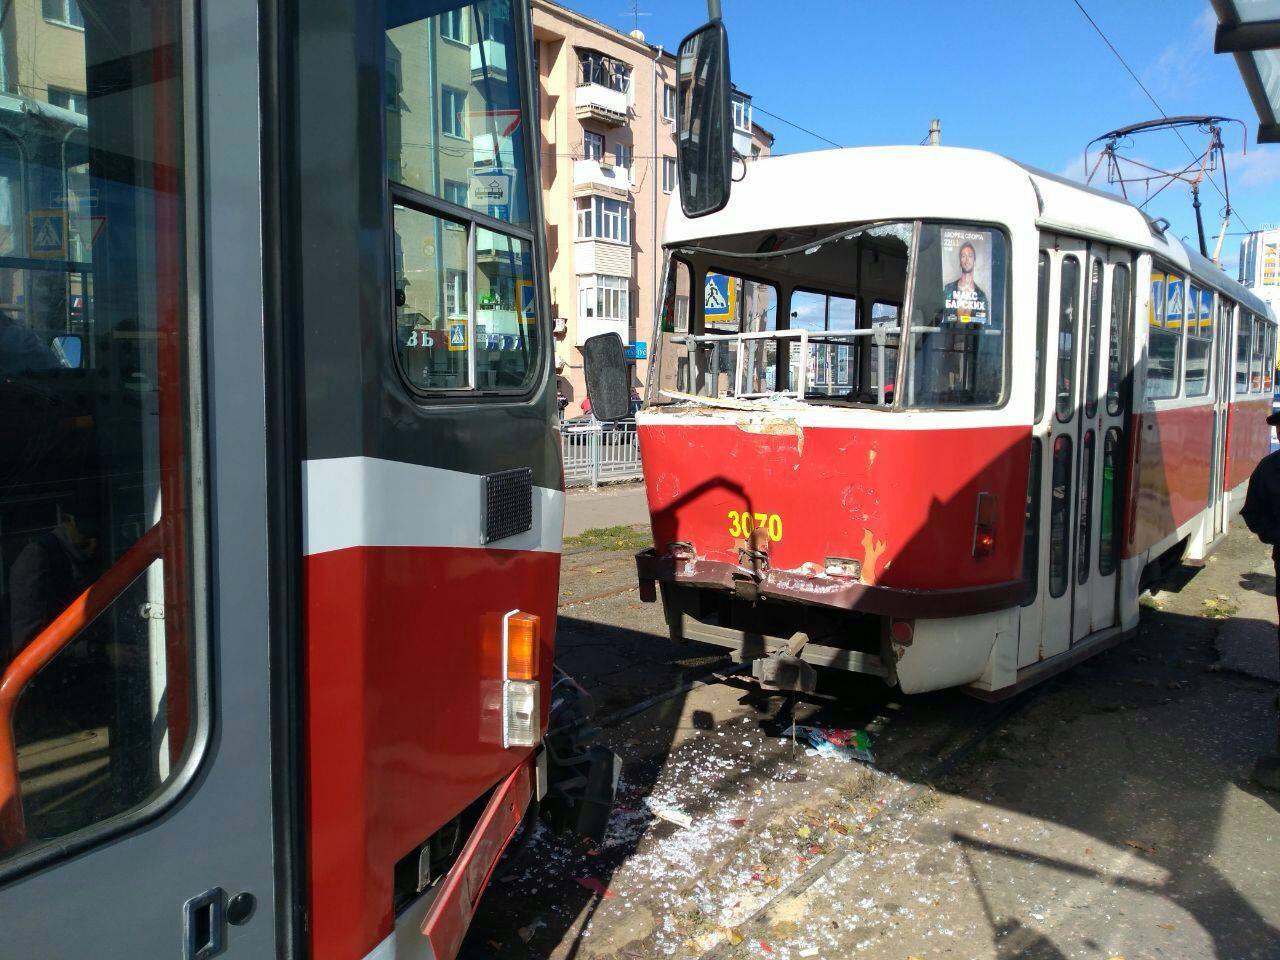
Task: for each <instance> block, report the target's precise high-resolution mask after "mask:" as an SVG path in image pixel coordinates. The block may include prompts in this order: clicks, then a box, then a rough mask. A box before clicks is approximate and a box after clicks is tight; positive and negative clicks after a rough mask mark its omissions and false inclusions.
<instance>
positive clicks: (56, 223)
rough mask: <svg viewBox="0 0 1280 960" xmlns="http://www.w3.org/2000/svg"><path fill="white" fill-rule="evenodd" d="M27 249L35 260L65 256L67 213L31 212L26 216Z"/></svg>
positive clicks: (55, 258)
mask: <svg viewBox="0 0 1280 960" xmlns="http://www.w3.org/2000/svg"><path fill="white" fill-rule="evenodd" d="M27 241H28V244H27V249H28V250H30V251H31V256H32V257H34V258H35V259H37V260H63V259H66V256H67V211H65V210H32V211H31V212H30V213H29V214H27Z"/></svg>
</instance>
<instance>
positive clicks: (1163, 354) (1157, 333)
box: [1144, 266, 1184, 400]
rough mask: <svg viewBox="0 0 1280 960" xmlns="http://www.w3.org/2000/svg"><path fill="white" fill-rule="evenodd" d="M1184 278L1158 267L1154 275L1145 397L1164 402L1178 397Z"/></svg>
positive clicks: (1153, 271)
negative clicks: (1163, 400)
mask: <svg viewBox="0 0 1280 960" xmlns="http://www.w3.org/2000/svg"><path fill="white" fill-rule="evenodd" d="M1182 318H1183V283H1182V278H1181V277H1179V276H1178V275H1176V274H1173V273H1166V272H1165V271H1164V270H1163V269H1162V268H1160V267H1158V266H1157V267H1156V268H1155V269H1153V270H1152V273H1151V317H1150V322H1149V324H1148V326H1147V382H1146V388H1145V390H1144V395H1145V396H1146V398H1147V399H1148V400H1161V399H1167V398H1169V397H1176V396H1177V395H1178V376H1179V360H1180V359H1181V354H1182V331H1183V327H1184V324H1183V322H1182Z"/></svg>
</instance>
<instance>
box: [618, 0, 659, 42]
mask: <svg viewBox="0 0 1280 960" xmlns="http://www.w3.org/2000/svg"><path fill="white" fill-rule="evenodd" d="M623 16H627V17H630V18H631V35H632V36H635V35H636V34H637V33H639V34H640V36H638V37H636V39H637V40H643V39H644V34H643V33H641V32H640V18H641V17H651V16H653V14H652V13H646V12H642V11H641V10H640V0H631V6H630V8H629V9H628V10H626V11H624V13H623Z"/></svg>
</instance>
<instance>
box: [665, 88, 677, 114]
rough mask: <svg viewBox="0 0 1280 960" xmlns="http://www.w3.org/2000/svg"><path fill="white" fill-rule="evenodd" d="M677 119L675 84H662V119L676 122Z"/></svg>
mask: <svg viewBox="0 0 1280 960" xmlns="http://www.w3.org/2000/svg"><path fill="white" fill-rule="evenodd" d="M675 118H676V86H675V84H674V83H666V82H665V81H664V82H663V84H662V119H663V120H675Z"/></svg>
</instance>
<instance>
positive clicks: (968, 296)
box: [941, 227, 991, 324]
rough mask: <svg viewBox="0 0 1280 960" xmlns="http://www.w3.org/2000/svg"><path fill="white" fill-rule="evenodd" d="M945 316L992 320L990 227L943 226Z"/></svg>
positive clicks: (955, 319) (959, 320) (969, 320)
mask: <svg viewBox="0 0 1280 960" xmlns="http://www.w3.org/2000/svg"><path fill="white" fill-rule="evenodd" d="M941 239H942V243H941V255H942V276H943V280H944V284H945V285H944V286H943V288H942V300H943V306H942V319H943V321H944V322H947V323H963V324H967V323H973V324H986V323H988V322H989V320H990V310H991V298H990V296H989V291H990V290H991V231H990V230H974V229H969V228H954V227H951V228H949V227H944V228H942V230H941Z"/></svg>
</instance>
